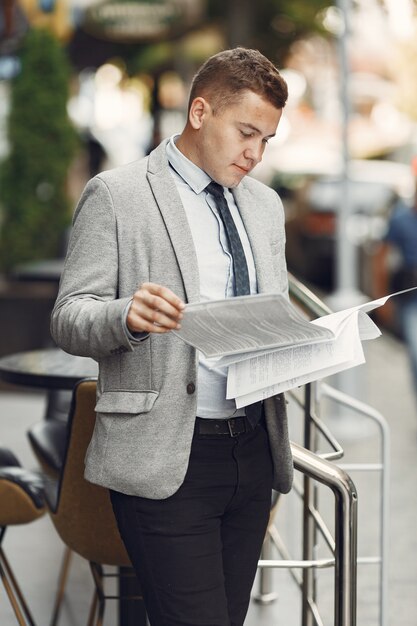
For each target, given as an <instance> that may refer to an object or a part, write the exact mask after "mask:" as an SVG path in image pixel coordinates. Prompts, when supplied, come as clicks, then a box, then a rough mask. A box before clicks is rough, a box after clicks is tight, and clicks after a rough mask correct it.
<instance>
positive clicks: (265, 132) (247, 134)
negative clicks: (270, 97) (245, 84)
mask: <svg viewBox="0 0 417 626" xmlns="http://www.w3.org/2000/svg"><path fill="white" fill-rule="evenodd" d="M281 115H282V109H277V108H275V107H274V106H273V105H272V104H271V103H269V102H268V101H267V100H264V99H263V98H261V97H260V96H259V95H258V94H256V93H253V92H252V91H245V92H244V93H243V94H242V96H241V98H240V100H239V101H238V102H237V103H236V104H232V105H230V106H225V107H224V108H223V109H221V110H220V111H219V112H216V113H213V110H212V108H211V106H210V104H209V103H208V101H204V112H203V114H202V115H201V116H200V119H199V122H198V124H199V127H198V136H197V142H196V152H195V154H194V158H193V161H194V162H195V163H196V165H198V166H199V167H200V168H201V169H202V170H204V171H205V172H206V173H207V174H208V175H209V176H210V177H211V178H212V179H213V180H214V181H216V182H217V183H219V184H220V185H223V186H224V187H236V186H237V185H238V184H239V183H240V181H241V180H242V178H243V177H244V176H246V174H249V172H250V171H251V170H252V169H253V168H254V167H255V165H257V164H258V163H260V161H261V160H262V156H263V153H264V150H265V147H266V144H267V142H268V139H270V138H271V137H273V136H274V135H275V132H276V130H277V126H278V122H279V120H280V118H281Z"/></svg>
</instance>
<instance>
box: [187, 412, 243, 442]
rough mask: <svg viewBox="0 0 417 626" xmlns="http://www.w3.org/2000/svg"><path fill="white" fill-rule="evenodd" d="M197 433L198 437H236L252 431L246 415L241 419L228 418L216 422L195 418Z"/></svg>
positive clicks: (214, 420)
mask: <svg viewBox="0 0 417 626" xmlns="http://www.w3.org/2000/svg"><path fill="white" fill-rule="evenodd" d="M196 426H197V432H198V434H199V435H227V436H228V437H237V436H238V435H242V434H243V433H247V432H249V431H251V430H253V428H252V426H251V424H250V421H249V420H248V418H247V417H246V415H242V417H230V418H229V419H223V420H216V419H210V418H204V417H197V418H196Z"/></svg>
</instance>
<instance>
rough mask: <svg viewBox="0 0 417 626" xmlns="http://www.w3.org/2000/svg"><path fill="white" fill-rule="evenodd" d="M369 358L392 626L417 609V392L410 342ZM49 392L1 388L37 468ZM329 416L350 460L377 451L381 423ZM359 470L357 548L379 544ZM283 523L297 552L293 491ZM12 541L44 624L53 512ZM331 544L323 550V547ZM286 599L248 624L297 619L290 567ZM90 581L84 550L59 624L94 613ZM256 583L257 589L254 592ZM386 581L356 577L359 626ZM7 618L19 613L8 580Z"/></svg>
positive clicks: (372, 480)
mask: <svg viewBox="0 0 417 626" xmlns="http://www.w3.org/2000/svg"><path fill="white" fill-rule="evenodd" d="M366 353H367V364H366V365H365V366H361V367H360V368H358V370H357V375H356V376H355V381H354V384H355V387H356V390H357V391H356V393H357V394H358V395H360V396H361V397H362V399H363V400H365V401H366V402H369V403H370V404H371V405H372V406H374V407H375V408H376V409H377V410H378V411H380V412H381V413H382V414H383V415H384V416H385V417H386V419H387V421H388V423H389V425H390V430H391V438H392V441H391V455H390V461H391V480H390V485H391V497H390V549H389V559H388V565H389V581H390V584H389V620H387V624H385V626H388V624H389V625H390V626H415V624H416V615H417V593H416V579H417V558H416V555H417V533H416V531H415V520H416V513H417V490H416V488H415V482H416V477H417V471H416V470H417V414H416V410H415V404H414V398H413V395H412V392H411V383H410V376H409V371H408V362H407V357H406V353H405V350H404V346H403V345H402V343H400V342H399V341H398V340H396V339H395V338H392V337H391V336H389V335H388V334H385V335H384V336H383V337H382V338H380V339H378V340H375V341H373V342H371V343H369V344H368V345H367V346H366ZM44 407H45V399H44V397H43V395H42V394H32V393H20V392H18V390H17V392H16V393H14V392H3V393H1V394H0V414H1V422H0V440H1V441H2V442H4V443H5V444H6V445H8V446H10V447H11V448H12V449H13V450H15V452H16V453H17V454H18V455H19V456H20V458H21V460H22V462H23V463H24V464H25V465H27V466H29V467H34V466H35V461H34V459H33V457H32V455H31V452H30V449H29V446H28V444H27V443H26V440H25V436H24V433H25V430H26V428H27V427H28V426H29V425H30V424H32V423H34V422H36V421H37V420H38V419H41V418H42V415H43V411H44ZM297 420H298V418H297V417H296V416H295V417H294V420H293V423H292V437H293V438H294V439H295V440H296V439H297V438H298V437H299V434H298V432H299V428H298V425H297ZM326 421H327V423H328V425H329V426H330V428H331V429H332V431H333V432H334V434H335V435H336V436H337V437H338V438H339V440H340V441H341V443H342V444H343V446H344V448H345V451H346V458H345V460H346V461H348V462H351V461H362V462H364V461H368V460H377V459H378V449H379V443H380V442H379V438H378V433H377V431H376V430H375V428H374V427H373V426H372V425H370V424H369V423H367V422H366V421H364V420H358V419H357V418H355V416H353V415H346V414H342V415H340V414H334V411H333V409H332V410H329V411H328V415H327V417H326ZM352 477H353V479H354V481H355V483H356V485H357V488H358V492H359V511H360V516H359V555H360V556H361V555H372V554H375V553H376V552H377V551H378V534H379V521H378V515H379V503H380V496H379V488H378V476H377V475H375V474H369V473H367V474H365V473H363V472H357V473H355V475H353V474H352ZM320 501H321V502H322V505H321V506H322V509H323V514H324V516H325V517H326V519H331V511H332V508H331V507H332V499H331V497H330V496H329V494H327V492H323V493H322V491H320ZM278 525H279V527H280V530H281V532H282V534H283V536H285V538H286V541H287V543H288V545H289V546H290V548H291V550H292V552H293V554H294V557H299V556H300V554H299V551H300V542H299V527H300V507H299V504H298V502H297V500H296V498H295V496H294V495H290V496H288V497H286V498H285V499H284V501H283V503H282V507H281V510H280V512H279V515H278ZM5 548H6V551H7V554H8V556H9V559H10V561H11V562H12V564H13V566H14V567H15V570H16V573H17V576H18V578H19V580H20V581H21V584H22V587H23V589H24V591H25V593H26V596H27V598H28V601H29V603H30V606H31V607H32V609H33V613H34V615H35V618H36V621H37V624H38V626H47V624H48V622H49V616H50V610H51V606H52V602H53V597H54V591H55V585H56V579H57V573H58V569H59V564H60V558H61V554H62V546H61V544H60V541H59V539H58V538H57V537H56V535H55V533H54V530H53V528H52V526H51V524H50V522H49V520H48V518H47V517H45V518H43V519H42V520H40V521H37V522H35V523H33V524H31V525H29V526H25V527H21V528H13V529H10V530H9V531H8V533H7V535H6V539H5ZM324 554H325V552H323V555H324ZM332 585H333V582H332V572H331V571H321V572H320V574H319V577H318V590H319V604H320V606H321V607H322V608H323V616H324V618H325V622H324V623H325V624H326V626H327V625H329V626H330V625H332V624H333V619H332V609H331V603H332ZM274 588H275V589H276V590H277V593H278V600H277V601H276V602H275V603H274V604H271V605H269V606H267V607H265V606H260V605H259V604H256V603H255V602H252V603H251V607H250V612H249V616H248V619H247V624H248V626H264V625H267V624H268V625H271V626H272V625H274V626H298V625H299V624H300V623H301V621H300V601H299V593H298V590H297V589H296V586H295V584H294V583H293V582H292V581H291V579H290V577H289V574H288V572H287V571H279V572H274ZM91 591H92V584H91V580H90V572H89V568H88V565H87V564H86V563H85V562H83V561H82V559H80V558H76V559H75V562H74V566H73V569H72V571H71V580H70V584H69V588H68V598H67V601H66V604H65V609H64V613H63V615H62V620H61V622H60V626H78V625H80V626H81V625H82V624H85V623H86V621H87V613H88V605H89V600H90V597H91ZM255 592H256V588H255V589H254V593H255ZM378 596H379V581H378V567H377V566H360V567H359V580H358V626H374V625H375V626H380V621H379V616H378ZM0 624H1V625H2V626H14V624H15V621H14V618H13V616H12V613H11V611H10V609H9V606H8V603H7V601H6V598H5V594H4V590H3V589H2V587H1V585H0ZM105 624H106V626H110V625H116V617H115V608H114V607H112V603H108V609H107V612H106V619H105Z"/></svg>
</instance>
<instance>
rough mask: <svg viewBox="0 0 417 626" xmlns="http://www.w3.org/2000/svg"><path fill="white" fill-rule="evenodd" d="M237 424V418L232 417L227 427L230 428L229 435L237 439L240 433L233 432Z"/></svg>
mask: <svg viewBox="0 0 417 626" xmlns="http://www.w3.org/2000/svg"><path fill="white" fill-rule="evenodd" d="M235 423H236V418H235V417H231V418H230V419H228V420H227V426H228V428H229V433H230V436H231V437H237V436H238V435H239V433H237V432H235V431H234V430H233V426H234V424H235Z"/></svg>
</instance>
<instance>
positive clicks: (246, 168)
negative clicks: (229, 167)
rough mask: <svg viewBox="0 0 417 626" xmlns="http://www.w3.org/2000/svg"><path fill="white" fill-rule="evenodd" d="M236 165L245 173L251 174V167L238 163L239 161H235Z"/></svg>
mask: <svg viewBox="0 0 417 626" xmlns="http://www.w3.org/2000/svg"><path fill="white" fill-rule="evenodd" d="M235 166H236V167H237V168H238V169H239V170H240V171H241V172H243V173H244V174H249V172H250V168H249V167H242V166H241V165H238V164H237V163H235Z"/></svg>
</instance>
